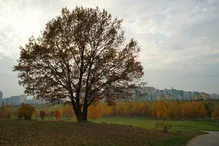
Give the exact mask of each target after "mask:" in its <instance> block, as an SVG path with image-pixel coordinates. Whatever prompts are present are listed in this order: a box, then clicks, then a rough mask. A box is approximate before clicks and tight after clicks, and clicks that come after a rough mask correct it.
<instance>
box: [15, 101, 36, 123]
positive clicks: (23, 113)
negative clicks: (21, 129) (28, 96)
mask: <svg viewBox="0 0 219 146" xmlns="http://www.w3.org/2000/svg"><path fill="white" fill-rule="evenodd" d="M34 113H35V108H34V107H33V106H32V105H31V104H21V105H20V107H18V108H17V110H16V114H17V117H18V118H19V119H25V120H30V119H31V118H32V115H33V114H34Z"/></svg>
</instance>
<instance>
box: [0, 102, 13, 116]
mask: <svg viewBox="0 0 219 146" xmlns="http://www.w3.org/2000/svg"><path fill="white" fill-rule="evenodd" d="M11 117H12V106H11V105H6V106H4V105H3V106H1V107H0V118H6V119H8V118H11Z"/></svg>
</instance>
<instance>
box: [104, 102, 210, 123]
mask: <svg viewBox="0 0 219 146" xmlns="http://www.w3.org/2000/svg"><path fill="white" fill-rule="evenodd" d="M102 109H103V116H104V117H108V116H144V117H152V118H159V119H200V118H205V117H209V115H208V112H209V107H208V103H207V102H193V101H192V102H182V101H181V102H178V101H157V102H118V103H116V105H115V106H107V105H106V104H102ZM210 112H211V111H210Z"/></svg>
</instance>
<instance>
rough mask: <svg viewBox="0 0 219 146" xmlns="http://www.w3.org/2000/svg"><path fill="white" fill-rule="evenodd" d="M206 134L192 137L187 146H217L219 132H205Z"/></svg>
mask: <svg viewBox="0 0 219 146" xmlns="http://www.w3.org/2000/svg"><path fill="white" fill-rule="evenodd" d="M206 132H208V134H204V135H200V136H196V137H194V138H193V139H192V140H190V141H189V142H188V144H187V146H219V132H213V131H206Z"/></svg>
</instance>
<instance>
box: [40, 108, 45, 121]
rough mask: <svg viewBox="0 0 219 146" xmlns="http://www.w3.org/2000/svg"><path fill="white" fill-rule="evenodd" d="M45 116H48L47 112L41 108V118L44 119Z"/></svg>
mask: <svg viewBox="0 0 219 146" xmlns="http://www.w3.org/2000/svg"><path fill="white" fill-rule="evenodd" d="M45 117H46V112H45V111H43V110H41V111H40V118H41V120H44V118H45Z"/></svg>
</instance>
